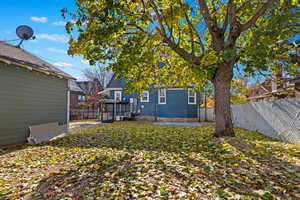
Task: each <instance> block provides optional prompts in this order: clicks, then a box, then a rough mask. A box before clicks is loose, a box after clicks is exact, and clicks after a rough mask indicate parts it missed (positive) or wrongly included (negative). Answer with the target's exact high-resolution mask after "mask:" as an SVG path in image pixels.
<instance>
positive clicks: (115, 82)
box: [106, 74, 125, 88]
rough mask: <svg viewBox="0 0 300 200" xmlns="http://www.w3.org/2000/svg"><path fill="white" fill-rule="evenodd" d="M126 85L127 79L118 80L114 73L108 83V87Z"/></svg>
mask: <svg viewBox="0 0 300 200" xmlns="http://www.w3.org/2000/svg"><path fill="white" fill-rule="evenodd" d="M124 85H125V80H124V79H121V80H117V79H116V75H115V74H114V75H113V76H112V77H111V79H110V81H109V83H108V84H107V87H106V88H122V87H124Z"/></svg>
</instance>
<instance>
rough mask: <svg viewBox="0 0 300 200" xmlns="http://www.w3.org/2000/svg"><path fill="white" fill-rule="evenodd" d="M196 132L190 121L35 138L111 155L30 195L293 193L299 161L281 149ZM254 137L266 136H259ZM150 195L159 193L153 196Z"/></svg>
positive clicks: (57, 176) (295, 194)
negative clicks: (288, 157)
mask: <svg viewBox="0 0 300 200" xmlns="http://www.w3.org/2000/svg"><path fill="white" fill-rule="evenodd" d="M201 130H202V131H204V132H201V133H199V129H198V128H193V127H189V128H178V127H177V128H172V127H167V128H164V127H162V128H160V130H156V129H152V127H149V129H147V131H142V130H140V129H135V128H132V129H130V130H129V131H128V130H127V129H122V128H119V129H112V130H108V133H100V134H96V133H83V134H75V135H72V136H70V137H66V138H61V139H58V140H55V141H51V142H47V143H43V144H42V145H50V146H55V147H67V148H82V149H92V150H93V151H94V150H95V149H99V150H100V149H109V151H111V152H112V154H110V155H107V154H106V153H103V151H101V153H100V154H99V155H96V157H95V158H94V157H89V158H87V159H83V160H81V161H80V162H78V164H77V165H76V166H75V167H74V168H72V169H70V170H68V171H66V172H61V173H58V174H52V175H49V176H48V177H45V178H44V179H43V180H42V181H41V182H40V184H39V186H38V187H37V188H36V190H35V192H34V194H33V196H39V197H42V198H43V199H53V198H54V197H62V196H64V197H66V196H68V195H70V196H76V198H75V199H84V198H86V197H88V196H94V197H95V196H101V195H102V197H106V198H108V199H109V198H112V199H118V198H120V199H122V198H123V199H135V198H136V196H134V195H135V194H140V195H141V196H139V197H143V196H144V197H145V196H151V197H157V198H162V197H164V198H175V196H176V195H178V196H176V198H177V199H181V198H182V199H186V198H200V199H209V198H210V199H214V198H216V196H219V197H221V198H227V197H230V196H234V195H242V196H244V197H245V196H247V197H250V198H266V199H272V198H273V197H277V198H282V199H289V198H290V199H297V198H298V197H299V196H298V195H299V194H300V191H299V183H300V177H299V174H300V169H299V167H298V166H297V165H296V164H294V163H292V162H288V161H285V160H284V158H283V155H285V152H282V154H281V155H277V154H274V152H275V151H274V150H276V152H279V151H283V149H278V146H272V145H270V144H260V145H255V144H254V143H253V142H252V141H251V137H249V138H248V137H247V136H244V138H245V139H241V138H242V137H240V136H239V138H225V139H216V138H213V137H212V136H211V135H212V132H213V129H212V128H211V127H207V128H204V129H201ZM239 131H242V130H241V129H237V132H239ZM162 133H163V134H162ZM258 138H259V137H258ZM260 141H263V142H265V143H268V142H274V140H273V139H268V138H265V137H262V138H261V140H260ZM120 152H122V153H120ZM117 154H118V155H117ZM119 154H120V155H119ZM115 155H117V156H115ZM293 156H294V154H293ZM99 163H100V166H99ZM162 182H163V183H164V184H162ZM58 188H59V189H58ZM189 188H192V189H189ZM157 191H159V192H157ZM158 193H159V195H160V196H155V195H158ZM180 194H185V195H190V196H188V197H183V196H182V197H181V196H180ZM118 195H119V196H118ZM172 195H173V196H172ZM197 195H198V196H197ZM236 198H238V197H236Z"/></svg>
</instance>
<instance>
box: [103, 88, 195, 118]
mask: <svg viewBox="0 0 300 200" xmlns="http://www.w3.org/2000/svg"><path fill="white" fill-rule="evenodd" d="M115 91H120V90H111V91H110V93H109V98H110V99H114V92H115ZM148 91H149V102H140V98H138V97H137V94H136V93H132V94H130V95H124V92H123V91H122V98H124V97H125V99H126V100H128V101H129V99H130V98H138V104H139V108H140V110H141V115H142V116H157V117H164V118H197V117H198V105H199V102H200V100H201V99H200V98H201V94H200V93H197V101H196V104H195V105H193V104H188V90H167V103H166V104H158V91H157V89H152V90H148Z"/></svg>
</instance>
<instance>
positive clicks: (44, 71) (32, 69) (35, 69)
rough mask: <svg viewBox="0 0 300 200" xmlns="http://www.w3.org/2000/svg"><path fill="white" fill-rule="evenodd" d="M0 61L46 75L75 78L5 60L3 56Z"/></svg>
mask: <svg viewBox="0 0 300 200" xmlns="http://www.w3.org/2000/svg"><path fill="white" fill-rule="evenodd" d="M0 61H2V62H4V63H6V64H8V65H11V64H14V65H17V66H19V67H22V68H25V69H28V70H30V71H37V72H41V73H44V74H46V75H52V76H55V77H58V78H65V79H72V80H76V79H75V78H74V77H68V76H64V75H61V74H56V73H53V72H49V71H47V70H42V69H37V68H35V67H31V66H28V65H25V64H21V63H18V62H14V61H10V60H6V59H4V58H0Z"/></svg>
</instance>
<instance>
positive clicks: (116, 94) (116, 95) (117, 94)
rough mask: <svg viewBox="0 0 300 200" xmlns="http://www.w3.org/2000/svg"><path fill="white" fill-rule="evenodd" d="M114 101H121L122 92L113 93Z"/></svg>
mask: <svg viewBox="0 0 300 200" xmlns="http://www.w3.org/2000/svg"><path fill="white" fill-rule="evenodd" d="M115 100H116V101H121V100H122V91H115Z"/></svg>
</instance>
